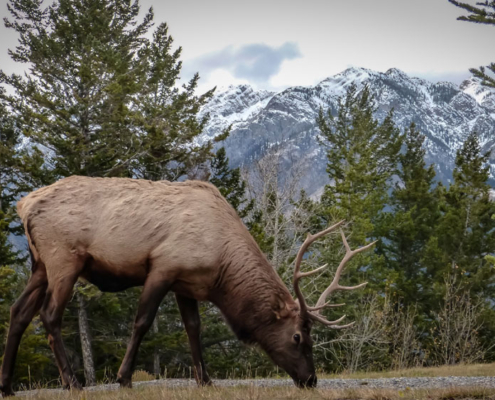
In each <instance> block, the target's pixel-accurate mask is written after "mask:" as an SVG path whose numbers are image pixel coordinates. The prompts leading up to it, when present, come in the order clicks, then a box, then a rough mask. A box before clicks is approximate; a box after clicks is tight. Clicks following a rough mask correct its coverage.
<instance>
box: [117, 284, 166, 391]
mask: <svg viewBox="0 0 495 400" xmlns="http://www.w3.org/2000/svg"><path fill="white" fill-rule="evenodd" d="M170 286H171V284H170V282H168V281H163V280H162V279H160V278H159V277H153V276H152V275H148V277H147V278H146V282H145V283H144V287H143V291H142V293H141V297H140V298H139V305H138V312H137V315H136V319H135V321H134V329H133V332H132V336H131V340H130V342H129V345H128V346H127V351H126V353H125V357H124V360H123V361H122V365H121V366H120V369H119V372H118V374H117V382H119V383H120V387H122V388H131V387H132V373H133V371H134V366H135V364H136V358H137V353H138V349H139V345H140V344H141V341H142V340H143V338H144V335H145V334H146V332H148V330H149V329H150V327H151V325H152V324H153V321H154V319H155V316H156V313H157V311H158V307H159V306H160V303H161V301H162V300H163V298H164V297H165V295H166V294H167V292H168V291H169V289H170Z"/></svg>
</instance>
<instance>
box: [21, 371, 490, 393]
mask: <svg viewBox="0 0 495 400" xmlns="http://www.w3.org/2000/svg"><path fill="white" fill-rule="evenodd" d="M440 376H493V377H494V379H495V364H478V365H460V366H443V367H437V368H414V369H408V370H402V371H385V372H370V373H355V374H338V375H322V374H319V378H340V379H376V378H394V377H440ZM148 378H152V377H151V375H149V374H147V373H144V372H141V374H139V373H136V375H134V380H135V381H145V380H148ZM28 396H29V397H28V398H29V399H30V400H31V399H33V400H107V399H108V400H131V399H137V400H141V399H142V400H158V399H167V400H169V399H170V400H214V399H226V400H265V399H266V400H276V399H287V400H292V399H293V400H296V399H297V400H299V399H300V400H310V399H311V400H312V399H321V400H337V399H339V400H344V399H345V400H358V399H362V400H396V399H397V400H404V399H405V400H412V399H428V400H454V399H490V400H495V389H484V388H479V387H471V388H466V387H462V388H449V389H406V390H392V389H372V388H368V387H363V388H359V389H346V390H341V389H338V390H329V389H316V390H300V389H297V388H295V387H269V388H266V387H255V386H249V385H246V386H238V387H232V388H225V387H212V388H197V387H187V388H172V387H167V386H162V385H160V386H141V387H135V388H134V389H132V390H115V391H96V392H86V391H85V392H82V393H79V392H74V393H69V392H62V391H46V390H41V391H38V392H31V393H30V394H28Z"/></svg>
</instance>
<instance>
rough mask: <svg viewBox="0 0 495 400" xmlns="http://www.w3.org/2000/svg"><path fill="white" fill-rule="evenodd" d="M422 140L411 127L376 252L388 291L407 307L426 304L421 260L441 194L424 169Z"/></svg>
mask: <svg viewBox="0 0 495 400" xmlns="http://www.w3.org/2000/svg"><path fill="white" fill-rule="evenodd" d="M424 140H425V137H424V136H423V135H421V134H420V132H419V131H418V130H417V129H416V127H415V125H414V124H411V126H410V127H409V129H408V130H407V132H406V138H405V151H404V153H402V154H400V155H399V164H400V169H399V171H398V174H397V176H398V178H399V181H398V182H397V183H396V184H395V188H394V189H393V191H392V196H391V200H390V203H391V207H392V212H390V213H387V214H386V216H385V218H384V221H383V224H381V229H382V230H383V231H382V232H381V235H383V237H384V238H385V240H382V241H380V243H379V244H378V248H377V251H378V253H379V254H383V255H384V256H385V260H386V265H387V268H386V269H387V270H390V274H391V277H390V279H389V281H392V282H393V288H391V289H392V290H393V291H394V292H395V293H396V294H397V295H398V297H399V301H400V302H401V303H402V302H403V303H404V304H405V305H406V306H412V305H415V304H416V303H419V304H420V305H421V306H426V304H427V303H428V301H427V299H425V296H427V295H428V293H426V292H427V290H428V288H429V287H430V285H428V283H427V282H428V279H429V277H428V275H427V270H428V267H427V266H426V265H425V260H424V257H425V251H426V247H427V244H428V242H429V241H430V238H431V237H432V236H434V234H435V227H436V226H437V224H438V221H439V218H440V210H439V202H440V198H439V196H440V194H441V193H442V190H441V188H438V189H435V188H434V187H433V186H434V183H435V170H434V168H433V165H430V166H429V167H426V163H425V160H424V157H425V152H426V151H425V149H424V148H423V142H424Z"/></svg>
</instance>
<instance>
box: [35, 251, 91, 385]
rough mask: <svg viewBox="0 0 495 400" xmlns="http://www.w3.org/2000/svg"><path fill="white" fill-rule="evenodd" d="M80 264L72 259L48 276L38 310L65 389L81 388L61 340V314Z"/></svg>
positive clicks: (80, 267) (69, 295)
mask: <svg viewBox="0 0 495 400" xmlns="http://www.w3.org/2000/svg"><path fill="white" fill-rule="evenodd" d="M82 265H83V263H80V262H79V261H74V260H73V259H72V260H70V261H68V262H67V263H65V264H64V267H65V268H64V269H63V270H62V269H59V270H57V272H59V274H58V275H56V276H53V277H50V276H49V277H48V290H47V294H46V298H45V301H44V303H43V306H42V307H41V312H40V316H41V320H42V321H43V324H44V326H45V329H46V332H47V335H48V342H49V344H50V347H51V349H52V351H53V354H54V356H55V361H56V362H57V366H58V369H59V372H60V377H61V378H62V384H63V386H64V388H66V389H82V386H81V384H80V383H79V382H78V381H77V379H76V376H75V375H74V372H73V371H72V367H71V366H70V363H69V360H68V358H67V354H66V352H65V347H64V343H63V340H62V316H63V313H64V310H65V307H66V306H67V303H68V302H69V300H70V297H71V295H72V290H73V288H74V284H75V283H76V281H77V278H78V276H79V273H80V271H81V269H82Z"/></svg>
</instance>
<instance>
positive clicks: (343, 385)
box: [16, 376, 495, 396]
mask: <svg viewBox="0 0 495 400" xmlns="http://www.w3.org/2000/svg"><path fill="white" fill-rule="evenodd" d="M213 382H214V385H215V386H219V387H234V386H251V385H253V386H259V387H284V386H293V385H294V384H293V382H292V381H291V380H289V379H224V380H214V381H213ZM133 385H134V387H139V386H157V385H163V386H167V387H175V388H180V387H195V386H196V382H195V381H194V380H190V379H165V380H156V381H149V382H135V383H134V384H133ZM363 386H366V387H369V388H375V389H377V388H379V389H407V388H409V389H441V388H450V387H466V386H469V387H484V388H495V377H486V376H475V377H466V376H445V377H436V378H381V379H319V380H318V388H319V389H351V388H362V387H363ZM118 388H119V385H118V384H111V385H99V386H94V387H89V388H85V390H87V391H101V390H117V389H118ZM45 390H46V391H53V392H56V391H61V390H62V389H45ZM45 390H43V391H45ZM35 393H37V391H25V392H17V393H16V394H17V395H19V396H29V395H32V394H35Z"/></svg>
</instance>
